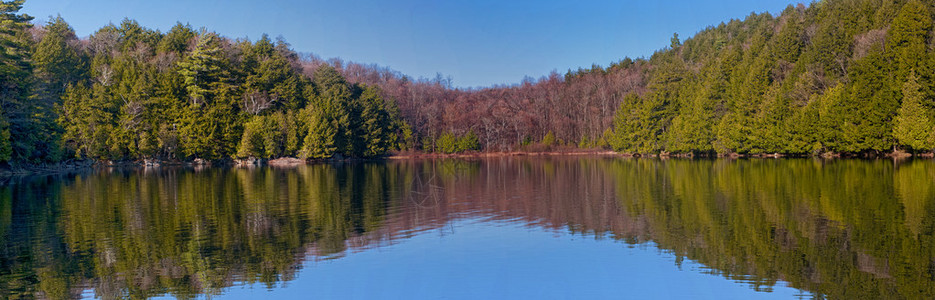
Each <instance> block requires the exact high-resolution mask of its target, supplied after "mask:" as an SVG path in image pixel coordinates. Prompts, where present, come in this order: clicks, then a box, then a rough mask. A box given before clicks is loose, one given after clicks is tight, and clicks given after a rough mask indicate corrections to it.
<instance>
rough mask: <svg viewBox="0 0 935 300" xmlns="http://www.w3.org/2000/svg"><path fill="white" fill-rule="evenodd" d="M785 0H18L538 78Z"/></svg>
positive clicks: (496, 78)
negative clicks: (266, 35)
mask: <svg viewBox="0 0 935 300" xmlns="http://www.w3.org/2000/svg"><path fill="white" fill-rule="evenodd" d="M794 3H798V2H791V0H749V1H748V0H724V1H711V0H694V1H693V0H673V1H577V0H573V1H553V0H543V1H532V0H530V1H495V0H474V1H444V0H442V1H427V0H425V1H423V0H417V1H377V0H345V1H318V0H314V1H297V0H289V1H256V0H254V1H244V0H226V1H222V0H209V1H191V0H163V1H152V0H149V1H136V0H99V1H88V0H82V1H78V0H27V1H26V4H25V6H24V9H23V12H25V13H27V14H30V15H32V16H34V17H36V18H37V20H38V21H40V22H44V21H46V20H48V19H49V16H54V15H56V14H61V15H62V17H64V18H65V20H66V21H68V22H69V24H71V25H72V27H74V28H75V31H76V32H77V33H78V35H79V36H82V37H83V36H87V35H90V34H91V33H93V32H94V31H95V30H97V29H98V28H100V27H102V26H104V25H106V24H108V23H110V22H113V23H119V22H120V21H121V20H122V19H123V18H125V17H129V18H131V19H135V20H137V21H138V22H140V24H141V25H143V26H146V27H149V28H154V29H159V30H162V31H163V32H165V31H166V30H168V29H169V28H171V27H172V25H174V24H175V22H176V21H181V22H182V23H189V24H191V25H192V26H193V27H195V28H199V27H206V28H208V29H209V30H213V31H217V32H219V33H221V34H223V35H225V36H228V37H232V38H244V37H246V38H250V39H251V40H255V39H256V38H258V37H260V35H262V34H263V33H267V34H269V35H270V36H272V37H276V36H280V35H281V36H282V37H284V38H285V39H286V40H287V41H288V42H289V43H290V44H292V47H293V48H294V49H295V50H296V51H298V52H304V53H314V54H317V55H319V56H321V57H323V58H331V57H340V58H343V59H345V60H349V61H355V62H361V63H368V64H369V63H376V64H379V65H382V66H388V67H390V68H393V69H395V70H398V71H400V72H402V73H404V74H407V75H410V76H413V77H416V78H418V77H429V78H431V77H434V76H435V74H436V73H442V74H445V75H448V76H451V77H452V78H453V84H454V85H455V86H458V87H477V86H490V85H494V84H512V83H518V82H520V81H521V80H522V79H523V77H524V76H531V77H534V78H538V77H540V76H543V75H546V74H548V73H549V72H551V71H552V70H558V71H559V72H564V71H566V70H568V69H577V68H578V67H590V66H591V65H592V64H599V65H604V66H606V65H608V64H609V63H611V62H614V61H618V60H620V59H622V58H624V57H628V56H629V57H646V56H649V55H651V54H652V53H653V52H654V51H656V50H658V49H660V48H663V47H665V46H667V45H668V44H669V39H670V38H671V37H672V33H675V32H677V33H678V34H679V35H680V36H681V37H683V38H685V37H689V36H691V35H693V34H694V33H696V32H698V31H699V30H701V29H703V28H705V27H706V26H708V25H716V24H718V23H720V22H722V21H727V20H730V19H731V18H739V19H742V18H744V17H745V16H747V15H749V14H750V13H751V12H766V11H768V12H770V13H773V14H778V13H779V12H781V11H782V9H784V8H785V7H786V6H787V5H789V4H794Z"/></svg>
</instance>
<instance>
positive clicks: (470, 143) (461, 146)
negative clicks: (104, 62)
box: [457, 130, 480, 152]
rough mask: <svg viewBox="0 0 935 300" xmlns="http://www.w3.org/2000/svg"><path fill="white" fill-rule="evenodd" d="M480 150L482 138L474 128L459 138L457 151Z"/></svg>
mask: <svg viewBox="0 0 935 300" xmlns="http://www.w3.org/2000/svg"><path fill="white" fill-rule="evenodd" d="M476 150H480V140H478V138H477V134H475V133H474V131H473V130H470V131H468V132H467V133H465V134H464V135H462V136H461V137H459V138H458V147H457V152H465V151H476Z"/></svg>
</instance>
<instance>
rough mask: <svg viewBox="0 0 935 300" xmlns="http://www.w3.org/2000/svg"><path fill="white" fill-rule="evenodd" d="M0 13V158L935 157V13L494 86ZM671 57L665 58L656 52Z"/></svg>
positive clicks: (752, 21) (856, 18) (850, 5)
mask: <svg viewBox="0 0 935 300" xmlns="http://www.w3.org/2000/svg"><path fill="white" fill-rule="evenodd" d="M23 5H24V2H23V0H16V1H5V2H2V4H0V18H2V20H3V22H2V24H0V44H2V45H3V48H4V52H3V55H0V84H2V85H3V89H2V92H0V162H3V163H5V164H9V165H18V164H37V163H48V162H57V161H62V160H71V159H91V160H102V161H138V160H143V159H175V160H194V159H205V160H231V159H241V158H260V159H270V158H278V157H299V158H304V159H326V158H333V157H364V158H365V157H380V156H384V155H386V154H387V153H391V152H394V151H404V152H405V151H417V152H439V153H455V152H464V151H488V152H497V151H550V150H553V149H569V148H584V149H611V150H614V151H618V152H622V153H630V154H661V153H665V154H670V153H671V154H690V155H712V156H713V155H730V154H741V155H746V154H752V155H756V154H772V153H779V154H787V155H799V156H810V155H828V154H832V155H839V154H843V155H868V156H872V155H880V154H884V153H888V152H894V151H904V152H910V153H932V151H933V149H935V130H933V128H935V33H933V29H935V28H933V21H932V20H933V19H932V16H933V14H935V3H931V2H923V1H920V0H908V1H903V0H826V1H818V2H813V3H811V4H809V5H803V4H798V5H789V6H788V7H787V8H786V9H785V10H783V11H782V12H781V13H780V14H779V15H778V16H773V15H771V14H770V13H759V14H757V13H751V14H750V15H749V16H746V17H745V18H744V19H743V20H736V19H735V20H730V21H727V22H724V23H721V24H717V25H713V26H709V27H708V28H705V29H703V30H701V31H699V32H698V33H696V34H694V35H693V36H691V37H689V38H686V39H684V40H682V39H680V38H679V36H678V35H677V34H676V35H673V37H672V39H671V44H670V45H668V46H666V47H664V48H662V49H660V50H659V51H657V52H656V53H654V54H653V55H651V56H650V57H648V58H636V59H633V58H624V59H622V60H620V61H618V62H614V63H612V64H609V65H608V66H606V67H604V66H599V65H593V66H591V67H590V68H581V69H578V70H568V71H567V72H565V73H564V74H561V73H559V72H552V73H551V74H548V75H546V76H543V77H541V78H539V79H533V78H528V77H527V78H525V79H524V80H523V81H522V83H520V84H515V85H502V86H493V87H487V88H455V87H453V86H452V83H451V79H450V78H445V77H444V76H441V75H439V76H437V77H436V78H433V79H425V78H419V79H414V78H412V77H409V76H406V75H404V74H401V73H399V72H397V71H394V70H391V69H389V68H385V67H381V66H379V65H373V64H360V63H353V62H346V61H343V60H340V59H329V60H325V59H321V58H319V57H317V56H315V55H311V54H300V53H297V52H296V51H295V50H293V49H291V48H290V46H289V44H288V43H287V42H286V41H284V40H282V39H275V40H274V39H270V38H269V37H268V36H263V37H261V38H259V39H257V40H255V41H250V40H249V39H231V38H228V37H224V36H220V35H218V34H217V33H215V32H212V31H209V30H208V29H194V28H192V27H191V26H189V25H185V24H182V23H178V24H177V25H176V26H174V27H173V28H171V29H170V30H169V31H167V32H160V31H159V30H152V29H148V28H145V27H143V26H141V25H140V24H139V23H138V22H136V21H133V20H132V19H125V20H123V21H122V22H120V24H110V25H107V26H104V27H103V28H101V29H99V30H97V31H96V32H94V33H93V34H91V35H90V36H88V37H86V38H79V37H77V36H76V34H75V32H74V30H73V29H72V28H71V27H70V26H69V25H68V23H67V22H66V21H65V20H64V19H62V18H61V17H51V18H50V20H49V21H48V22H47V23H45V24H34V23H33V17H31V16H28V15H25V14H22V13H20V12H19V10H20V9H21V8H22V6H23ZM660 46H662V45H660Z"/></svg>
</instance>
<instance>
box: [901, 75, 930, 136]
mask: <svg viewBox="0 0 935 300" xmlns="http://www.w3.org/2000/svg"><path fill="white" fill-rule="evenodd" d="M921 88H922V87H921V85H920V84H919V79H918V77H917V76H916V75H915V73H912V74H910V75H909V80H908V81H906V84H905V85H903V101H902V105H901V106H900V108H899V112H898V113H897V114H896V119H895V124H894V126H893V136H894V137H895V138H896V140H897V141H898V142H899V143H900V144H902V145H906V146H909V147H910V148H912V149H915V150H924V151H931V150H933V149H935V130H933V128H935V123H933V122H932V119H931V117H932V115H933V114H932V112H931V111H930V110H929V109H927V108H926V107H925V106H924V105H923V102H924V101H925V100H926V99H925V97H924V95H923V94H922V91H921ZM929 101H930V100H929Z"/></svg>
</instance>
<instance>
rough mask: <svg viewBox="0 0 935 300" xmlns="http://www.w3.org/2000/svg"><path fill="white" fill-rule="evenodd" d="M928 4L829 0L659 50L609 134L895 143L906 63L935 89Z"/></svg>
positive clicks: (754, 145)
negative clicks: (639, 88) (643, 88)
mask: <svg viewBox="0 0 935 300" xmlns="http://www.w3.org/2000/svg"><path fill="white" fill-rule="evenodd" d="M931 9H932V7H931V6H930V5H926V4H924V3H923V2H922V1H918V0H911V1H907V2H904V3H903V2H899V1H870V0H854V1H844V0H838V1H823V2H818V3H813V4H812V5H810V6H808V7H805V6H799V7H793V6H789V7H787V8H786V9H785V10H784V11H783V13H782V14H781V15H780V16H778V17H776V18H773V17H772V16H771V15H769V14H761V15H756V14H753V15H750V16H749V17H747V18H746V19H745V20H743V21H731V22H730V23H726V24H721V25H719V26H716V27H709V28H708V29H706V30H704V31H701V32H699V33H698V34H696V35H695V36H694V37H692V38H689V39H686V40H684V41H682V43H681V45H680V46H679V47H678V49H674V48H675V46H674V44H675V43H674V42H673V47H671V48H673V49H666V50H663V51H659V52H657V53H656V54H654V55H653V56H652V58H651V59H650V60H649V61H648V63H649V64H650V65H651V66H652V68H651V70H649V71H648V72H647V78H648V82H647V89H648V91H647V92H646V93H643V94H641V95H636V94H630V95H627V96H625V97H624V98H623V99H622V101H620V103H621V104H620V107H619V108H618V109H617V112H616V115H615V117H614V121H613V137H612V138H610V139H608V142H609V144H610V146H611V147H612V148H613V149H615V150H617V151H624V152H635V153H654V152H661V151H667V152H676V153H680V152H681V153H684V152H710V151H716V152H719V153H749V154H757V153H791V154H818V153H822V152H827V151H834V152H845V153H855V154H856V153H879V152H882V151H888V150H889V149H892V147H893V146H895V145H896V144H897V143H898V142H897V139H896V138H894V128H893V124H894V122H893V121H894V118H896V114H897V110H898V109H899V108H900V106H899V100H900V99H902V98H904V96H901V95H900V93H901V91H902V89H903V87H902V84H903V83H904V82H906V77H907V76H908V73H909V71H910V70H912V69H916V70H925V71H920V73H919V74H922V76H919V78H918V83H919V85H920V91H921V93H922V95H925V97H929V96H931V95H932V94H933V92H932V91H933V90H935V89H933V86H932V82H935V81H933V80H932V79H933V78H931V77H930V75H929V74H931V73H932V71H931V70H933V66H935V64H933V63H935V60H931V59H926V58H927V57H935V49H933V48H931V47H929V46H928V45H929V44H930V40H931V38H932V37H931V33H932V30H933V27H932V22H931V15H932V11H931ZM923 99H925V98H923ZM922 103H923V104H922V107H924V108H925V109H926V110H932V109H933V108H935V105H932V104H930V103H928V102H925V101H923V102H922ZM920 115H921V114H920ZM915 119H916V120H914V121H904V123H911V122H917V121H918V120H921V119H919V118H915ZM915 126H930V125H927V124H917V125H915ZM920 128H921V127H920ZM929 131H931V130H929Z"/></svg>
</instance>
